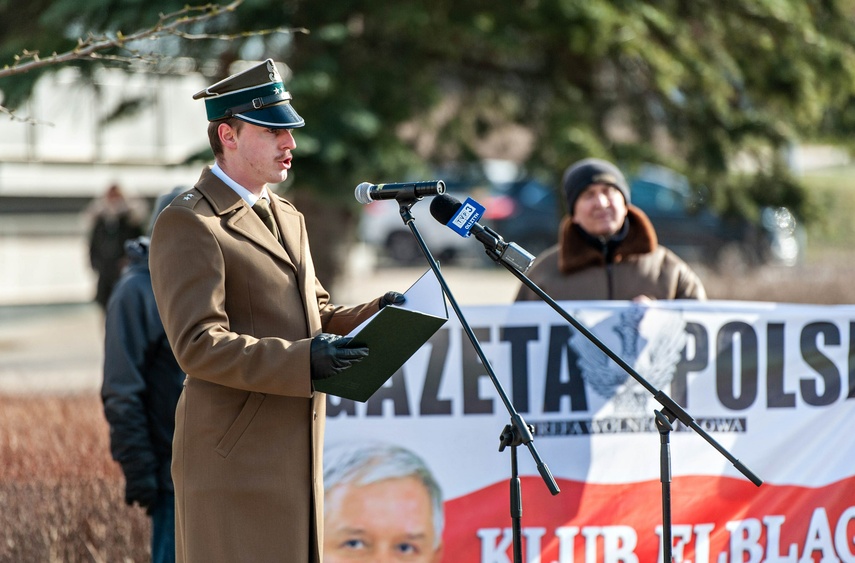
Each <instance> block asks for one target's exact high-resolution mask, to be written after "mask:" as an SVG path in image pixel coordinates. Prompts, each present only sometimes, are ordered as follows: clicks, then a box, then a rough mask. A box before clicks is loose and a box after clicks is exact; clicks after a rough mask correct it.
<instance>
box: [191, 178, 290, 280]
mask: <svg viewBox="0 0 855 563" xmlns="http://www.w3.org/2000/svg"><path fill="white" fill-rule="evenodd" d="M196 187H197V188H198V189H199V191H200V192H202V195H204V196H205V197H206V198H207V199H208V201H210V202H211V207H212V208H213V210H214V212H215V213H216V214H217V215H218V216H220V217H223V216H227V217H226V226H227V227H228V228H230V229H233V230H234V231H236V232H238V233H240V234H241V235H243V236H245V237H246V238H248V239H250V240H251V241H253V242H254V243H256V244H258V245H259V246H261V247H263V248H264V249H265V250H267V251H268V252H270V253H271V254H273V255H274V256H276V257H277V258H279V259H281V260H283V261H284V262H285V263H286V264H288V265H289V266H290V267H291V268H292V269H293V270H294V271H295V272H297V267H296V266H295V265H294V261H293V260H292V259H291V255H290V254H289V252H288V251H286V249H285V248H283V247H282V245H281V244H279V241H277V240H276V239H275V238H274V237H273V235H272V234H271V233H270V231H269V230H268V229H267V227H266V226H264V223H263V222H262V221H261V219H259V218H258V215H256V214H255V212H253V211H252V209H250V208H249V207H248V206H247V205H246V204H245V203H244V202H243V199H241V197H240V196H239V195H238V194H237V193H236V192H235V191H234V190H233V189H231V188H230V187H229V186H227V185H226V184H225V183H224V182H223V181H222V180H220V179H219V178H217V177H216V176H215V175H214V173H213V172H211V170H210V169H206V170H205V172H203V173H202V177H201V178H200V180H199V183H198V185H197V186H196ZM281 223H282V222H281V221H280V225H281ZM280 229H281V227H280ZM283 237H284V233H283ZM285 240H286V246H291V245H289V241H288V239H287V238H285ZM298 256H299V255H298ZM298 273H299V272H298Z"/></svg>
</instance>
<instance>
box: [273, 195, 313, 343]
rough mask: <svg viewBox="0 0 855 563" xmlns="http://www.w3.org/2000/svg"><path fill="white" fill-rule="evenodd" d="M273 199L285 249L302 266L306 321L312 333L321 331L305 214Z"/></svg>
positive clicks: (298, 274)
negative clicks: (307, 266) (307, 254)
mask: <svg viewBox="0 0 855 563" xmlns="http://www.w3.org/2000/svg"><path fill="white" fill-rule="evenodd" d="M271 199H272V200H274V201H273V205H272V208H273V214H274V215H275V217H276V222H277V223H278V224H279V230H280V232H281V233H282V239H283V240H284V241H285V249H286V250H287V251H288V254H289V255H290V256H291V259H292V260H293V261H294V263H296V264H300V266H301V267H299V268H297V280H298V283H299V285H300V291H301V292H302V293H303V303H304V305H305V306H306V322H307V323H308V326H309V330H310V332H311V334H312V335H315V334H317V333H319V332H320V331H321V325H320V322H319V320H320V318H321V312H320V309H319V308H318V300H317V296H316V293H315V290H316V288H315V272H314V269H311V270H310V269H308V268H306V267H305V265H306V264H308V263H310V262H311V260H310V259H307V257H306V256H303V251H304V249H306V248H308V244H307V243H306V241H305V240H304V237H305V236H306V235H305V233H306V225H305V224H304V221H305V220H304V219H303V216H302V215H301V214H300V213H298V212H297V211H295V210H294V209H293V208H292V207H291V206H290V204H288V203H287V202H285V201H284V200H283V199H281V198H278V197H273V198H271Z"/></svg>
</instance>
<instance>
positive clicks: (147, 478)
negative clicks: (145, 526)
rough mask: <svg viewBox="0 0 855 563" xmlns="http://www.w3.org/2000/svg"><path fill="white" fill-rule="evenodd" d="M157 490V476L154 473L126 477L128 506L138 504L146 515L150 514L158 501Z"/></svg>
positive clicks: (126, 500)
mask: <svg viewBox="0 0 855 563" xmlns="http://www.w3.org/2000/svg"><path fill="white" fill-rule="evenodd" d="M157 489H158V488H157V476H156V475H155V474H154V473H148V474H145V475H130V476H125V502H126V503H127V504H128V506H132V505H133V504H134V503H136V504H138V505H140V507H141V508H144V509H145V510H146V513H150V512H151V508H152V506H154V503H155V501H156V500H157Z"/></svg>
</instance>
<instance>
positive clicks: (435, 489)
mask: <svg viewBox="0 0 855 563" xmlns="http://www.w3.org/2000/svg"><path fill="white" fill-rule="evenodd" d="M406 477H414V478H416V479H418V480H419V481H420V482H421V483H422V484H423V485H424V486H425V489H427V492H428V495H429V496H430V500H431V507H432V512H433V528H434V536H435V539H434V548H438V547H439V546H440V544H441V542H442V529H443V526H444V525H445V517H444V513H443V507H442V490H441V489H440V487H439V484H438V483H437V482H436V479H435V478H434V476H433V474H432V473H431V471H430V469H428V466H427V464H425V462H424V460H422V458H420V457H419V456H417V455H416V454H415V453H413V452H412V451H410V450H408V449H406V448H404V447H401V446H398V445H395V444H388V443H384V442H373V441H366V442H342V443H339V444H336V445H333V446H330V447H328V448H327V450H326V451H325V452H324V489H325V490H327V491H329V490H331V489H333V488H334V487H336V486H338V485H342V484H352V485H355V486H364V485H371V484H373V483H379V482H382V481H387V480H389V479H402V478H406Z"/></svg>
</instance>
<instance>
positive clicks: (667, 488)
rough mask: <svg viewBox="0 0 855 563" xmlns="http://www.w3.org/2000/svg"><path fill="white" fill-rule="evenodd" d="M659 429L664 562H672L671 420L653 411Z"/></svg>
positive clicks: (659, 412)
mask: <svg viewBox="0 0 855 563" xmlns="http://www.w3.org/2000/svg"><path fill="white" fill-rule="evenodd" d="M653 413H654V414H655V416H656V428H657V429H658V430H659V444H660V445H659V480H660V481H661V482H662V562H663V563H672V555H671V550H672V546H673V540H672V537H671V431H672V430H673V429H674V428H673V426H671V420H669V418H668V417H667V416H666V415H665V414H663V413H662V412H661V411H658V410H657V411H653Z"/></svg>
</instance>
